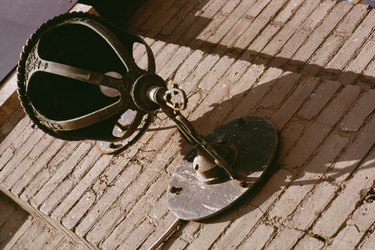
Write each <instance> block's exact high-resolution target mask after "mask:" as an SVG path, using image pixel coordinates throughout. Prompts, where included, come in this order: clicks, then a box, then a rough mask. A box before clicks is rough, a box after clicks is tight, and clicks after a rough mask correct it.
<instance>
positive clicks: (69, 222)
mask: <svg viewBox="0 0 375 250" xmlns="http://www.w3.org/2000/svg"><path fill="white" fill-rule="evenodd" d="M95 198H96V196H95V194H94V193H93V192H92V191H88V192H87V193H85V194H83V195H82V196H81V197H80V199H79V200H78V202H77V203H76V204H75V205H74V207H73V208H72V209H71V210H70V211H69V212H68V213H67V215H66V216H64V218H63V219H62V220H61V223H62V225H64V227H66V228H68V229H72V228H74V226H76V225H77V223H78V222H79V220H80V219H81V218H82V216H83V215H84V214H85V213H86V212H87V210H88V209H89V208H90V207H91V206H92V205H93V204H94V202H95Z"/></svg>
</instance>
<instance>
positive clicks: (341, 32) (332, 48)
mask: <svg viewBox="0 0 375 250" xmlns="http://www.w3.org/2000/svg"><path fill="white" fill-rule="evenodd" d="M366 14H367V7H366V6H365V5H362V4H358V5H354V6H353V8H351V10H350V11H349V13H348V14H347V15H346V16H345V17H344V19H343V20H342V21H341V23H340V24H339V25H338V26H337V28H335V29H334V30H333V32H332V33H331V35H330V36H329V37H328V38H326V39H325V41H324V42H323V43H322V45H321V47H320V48H319V49H318V50H317V51H316V52H315V53H314V54H313V55H312V57H311V59H310V60H309V64H307V65H306V66H305V67H304V69H303V73H302V74H304V75H317V74H318V73H319V72H320V71H322V70H324V68H323V67H324V66H325V65H326V64H327V63H328V62H329V61H330V60H331V59H332V57H334V56H335V54H336V53H337V51H338V50H339V49H340V47H341V46H342V44H343V43H344V42H345V41H346V39H347V38H348V37H349V36H350V35H351V34H352V33H353V31H354V29H355V28H357V25H358V23H359V22H360V21H361V20H362V18H364V16H365V15H366Z"/></svg>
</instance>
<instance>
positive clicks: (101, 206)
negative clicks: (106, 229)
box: [75, 164, 141, 237]
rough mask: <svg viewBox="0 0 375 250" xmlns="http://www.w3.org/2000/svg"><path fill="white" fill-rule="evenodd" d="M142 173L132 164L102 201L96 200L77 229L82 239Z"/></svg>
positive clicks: (137, 166)
mask: <svg viewBox="0 0 375 250" xmlns="http://www.w3.org/2000/svg"><path fill="white" fill-rule="evenodd" d="M140 171H141V166H139V165H136V164H132V165H131V166H128V167H127V168H126V169H125V170H124V172H122V173H121V175H120V176H119V177H118V178H117V179H116V181H115V183H114V184H113V185H112V186H111V187H109V188H108V189H107V190H106V191H105V193H104V195H103V196H102V197H101V199H99V200H96V202H95V205H94V207H93V208H92V209H90V211H88V212H87V214H86V216H85V217H84V218H83V219H82V220H81V222H80V223H79V225H78V226H77V227H76V230H75V231H76V233H77V235H79V236H81V237H82V236H83V235H85V234H86V233H87V232H88V230H89V229H90V227H91V226H92V225H93V224H94V223H95V221H96V220H97V219H98V218H99V217H100V216H102V215H103V214H104V213H105V212H106V211H107V210H108V208H109V207H110V206H111V205H112V204H113V203H114V202H115V200H116V199H117V198H118V197H119V196H120V195H121V194H122V192H123V191H124V190H125V189H126V188H127V187H128V185H130V183H131V182H132V181H133V179H134V178H135V177H136V176H137V175H138V174H139V172H140Z"/></svg>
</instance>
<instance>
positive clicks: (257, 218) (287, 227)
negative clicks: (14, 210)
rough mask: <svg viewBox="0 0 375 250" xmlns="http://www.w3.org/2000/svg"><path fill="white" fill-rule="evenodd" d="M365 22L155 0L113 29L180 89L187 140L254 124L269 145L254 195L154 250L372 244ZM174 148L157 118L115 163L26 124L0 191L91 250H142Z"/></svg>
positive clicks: (298, 4) (236, 1)
mask: <svg viewBox="0 0 375 250" xmlns="http://www.w3.org/2000/svg"><path fill="white" fill-rule="evenodd" d="M374 18H375V10H371V9H368V8H367V6H364V5H352V4H349V3H346V2H336V1H331V0H326V1H316V0H289V1H286V0H274V1H264V0H252V1H245V0H242V1H241V0H233V1H224V0H201V1H198V0H195V1H187V0H166V1H147V2H146V3H145V4H144V5H143V6H142V7H141V8H140V9H139V10H138V12H137V14H136V15H135V18H134V20H133V21H131V22H130V27H127V28H126V29H128V30H129V31H131V32H134V33H137V34H139V35H141V36H143V37H145V40H146V41H147V42H148V43H149V44H150V46H151V48H152V49H153V51H154V53H155V56H156V61H157V71H158V73H159V74H160V75H161V76H162V77H163V78H165V79H171V80H173V81H174V82H176V83H178V84H179V85H180V86H181V88H182V89H184V90H185V91H186V92H187V93H188V96H189V97H190V98H189V104H188V108H187V110H185V111H184V112H183V113H184V114H185V115H186V116H187V117H188V118H189V119H190V120H191V121H192V122H193V124H194V125H195V126H196V128H197V129H198V131H200V132H201V133H202V134H208V133H209V132H210V131H212V130H213V129H214V128H215V127H216V126H218V125H219V124H222V123H225V122H227V121H230V120H232V119H234V118H238V117H242V116H247V115H258V116H262V117H266V118H268V119H270V120H271V121H272V122H273V123H274V124H275V126H276V127H277V129H278V130H279V134H280V138H281V147H280V154H279V156H278V159H277V161H278V162H279V166H278V168H277V169H276V170H275V171H274V173H273V175H272V176H271V177H270V179H269V180H268V181H267V182H266V183H265V184H264V185H263V186H262V187H260V188H259V190H257V192H256V193H254V194H251V195H249V196H247V197H246V198H245V199H243V200H241V201H240V202H239V203H238V204H236V205H235V206H233V208H231V209H230V210H228V211H227V212H225V213H223V214H221V215H219V216H216V217H214V218H212V219H210V220H207V221H203V222H188V223H185V224H183V225H182V226H181V227H180V229H179V230H178V231H177V232H176V233H175V234H174V235H173V236H172V237H171V238H170V239H169V240H168V241H167V242H166V243H165V245H164V247H165V248H171V249H185V248H188V249H208V248H213V249H234V248H240V249H291V248H293V249H321V248H329V249H352V248H362V249H371V246H373V244H374V241H375V240H374V235H375V234H374V229H375V214H374V212H373V211H374V209H375V202H374V201H373V200H374V185H375V183H374V180H375V171H374V164H375V162H374V158H375V154H374V152H375V151H374V150H375V149H374V142H375V137H374V133H373V131H374V130H375V116H374V108H375V98H374V97H375V92H374V89H373V88H374V86H375V85H374V74H375V73H374V65H375V60H374V55H375V47H374V46H373V43H374V35H373V32H374V30H375V22H373V19H374ZM134 51H135V58H136V60H137V62H139V64H140V65H145V62H146V61H145V59H146V58H145V56H144V51H143V50H142V49H141V48H140V46H138V47H136V48H135V50H134ZM187 148H188V147H187V145H186V144H185V143H183V142H181V138H180V135H179V134H178V133H177V130H176V129H175V128H174V127H173V123H172V122H170V121H169V120H168V119H166V116H165V115H163V114H161V113H159V114H158V115H157V117H156V119H155V122H154V123H153V124H152V126H151V128H150V129H149V131H147V132H146V134H145V135H144V136H143V137H142V138H141V139H140V140H139V141H138V142H137V143H135V145H133V146H132V147H131V148H129V149H127V150H126V151H125V152H123V153H121V154H119V155H117V156H106V155H101V154H100V152H99V151H98V149H97V148H96V146H95V142H92V141H84V142H64V141H61V140H57V139H54V138H51V137H49V136H48V135H44V134H43V133H41V132H40V130H38V129H35V128H33V127H32V126H31V124H30V121H29V119H28V118H27V117H26V118H23V119H22V120H21V121H20V122H19V123H18V125H17V126H16V127H15V128H14V129H13V130H12V131H11V133H10V134H9V135H8V136H7V137H6V138H5V139H4V140H3V141H2V142H1V144H0V180H1V182H0V187H1V189H3V190H6V191H7V192H8V194H9V195H10V196H11V197H12V198H13V199H16V200H18V201H19V202H22V203H23V204H25V206H28V207H29V208H30V209H32V210H35V211H36V212H37V213H38V214H39V215H40V216H42V217H43V218H45V219H46V220H48V221H50V222H51V223H55V224H54V225H56V226H59V227H61V228H62V230H63V231H64V232H65V233H67V234H70V235H71V236H74V237H77V236H78V239H79V240H81V241H82V242H83V243H86V244H89V245H90V246H91V247H92V248H103V249H114V248H116V247H119V248H120V249H135V248H141V249H147V248H148V247H149V246H151V245H152V243H153V242H154V241H155V240H156V239H157V238H158V237H160V235H161V234H162V233H163V232H164V231H165V230H166V229H167V228H168V227H169V225H171V224H172V223H173V221H174V220H175V217H174V216H173V215H172V214H171V212H169V210H168V208H167V206H166V201H165V192H166V188H167V186H168V180H169V177H170V174H171V173H172V172H173V170H174V169H175V168H176V167H177V165H178V162H179V161H180V160H181V159H182V157H183V155H182V154H181V151H182V152H186V150H187Z"/></svg>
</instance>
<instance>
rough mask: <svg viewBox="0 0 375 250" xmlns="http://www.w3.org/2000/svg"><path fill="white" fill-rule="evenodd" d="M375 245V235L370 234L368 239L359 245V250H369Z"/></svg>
mask: <svg viewBox="0 0 375 250" xmlns="http://www.w3.org/2000/svg"><path fill="white" fill-rule="evenodd" d="M374 245H375V234H374V233H371V234H370V235H369V236H368V238H366V239H364V240H363V242H362V244H361V245H360V249H361V250H371V249H373V248H374Z"/></svg>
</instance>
